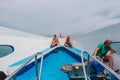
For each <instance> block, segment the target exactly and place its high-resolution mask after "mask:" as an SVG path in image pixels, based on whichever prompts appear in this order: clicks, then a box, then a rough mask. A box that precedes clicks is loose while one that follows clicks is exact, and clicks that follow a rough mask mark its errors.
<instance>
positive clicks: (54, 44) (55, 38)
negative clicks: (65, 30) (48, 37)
mask: <svg viewBox="0 0 120 80" xmlns="http://www.w3.org/2000/svg"><path fill="white" fill-rule="evenodd" d="M57 45H59V40H58V38H57V36H56V34H54V38H53V39H52V43H51V46H50V47H55V46H57Z"/></svg>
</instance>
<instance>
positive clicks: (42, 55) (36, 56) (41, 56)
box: [5, 46, 120, 80]
mask: <svg viewBox="0 0 120 80" xmlns="http://www.w3.org/2000/svg"><path fill="white" fill-rule="evenodd" d="M57 47H64V46H57ZM57 47H54V48H52V49H50V50H49V51H47V52H45V53H44V54H43V53H41V52H39V53H36V54H35V55H33V56H32V57H31V58H30V59H29V60H28V61H27V62H25V63H24V64H22V65H21V66H20V67H19V68H18V69H17V70H15V71H14V72H13V73H12V74H11V75H10V76H8V77H7V78H6V79H5V80H11V79H12V80H16V74H17V73H18V72H19V71H20V70H21V69H22V68H23V67H25V66H26V65H28V64H29V63H30V62H31V61H32V60H33V59H34V58H35V70H36V78H35V80H40V78H41V74H42V64H43V57H44V55H45V54H47V53H48V52H50V51H52V50H54V49H55V48H57ZM64 48H66V49H68V50H69V51H71V52H73V53H75V54H76V55H78V56H80V57H81V60H82V63H83V71H84V75H85V80H89V78H88V77H87V75H88V74H89V69H88V67H85V65H84V60H83V59H84V57H86V56H84V54H87V55H88V56H87V65H88V64H89V63H90V59H91V58H92V59H93V60H95V61H97V62H98V63H99V64H100V65H102V66H103V67H104V68H105V69H106V70H107V71H108V72H109V74H110V80H112V77H113V76H115V77H116V78H117V79H118V80H120V77H119V75H118V74H117V73H115V72H114V71H113V70H112V69H110V68H109V67H108V66H106V65H105V64H103V63H102V62H100V61H99V60H98V59H96V58H94V57H93V56H92V55H90V54H89V53H88V52H86V51H82V52H80V53H81V55H79V54H80V53H78V52H74V51H72V50H71V49H69V48H67V47H64ZM40 54H41V55H40ZM38 55H40V56H39V58H41V61H40V62H41V64H40V70H38V66H37V62H38ZM86 68H87V69H86ZM38 71H40V72H38Z"/></svg>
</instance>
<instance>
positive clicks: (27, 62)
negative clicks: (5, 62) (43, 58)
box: [5, 52, 42, 80]
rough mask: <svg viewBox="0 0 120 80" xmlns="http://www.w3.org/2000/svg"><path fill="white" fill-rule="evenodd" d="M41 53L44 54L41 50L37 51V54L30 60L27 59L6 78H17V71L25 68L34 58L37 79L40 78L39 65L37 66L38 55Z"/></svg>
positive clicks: (8, 79) (14, 79)
mask: <svg viewBox="0 0 120 80" xmlns="http://www.w3.org/2000/svg"><path fill="white" fill-rule="evenodd" d="M39 54H42V53H40V52H38V53H36V54H35V55H33V56H32V57H31V58H30V59H29V60H28V61H26V62H25V63H24V64H22V65H21V66H20V67H19V68H18V69H17V70H15V71H14V72H13V73H12V74H11V75H9V76H8V77H7V78H6V79H5V80H10V79H13V80H16V75H17V73H18V72H19V71H20V70H21V69H22V68H23V67H25V66H26V65H28V64H29V63H30V62H31V61H32V60H33V59H34V58H35V67H36V68H35V69H36V80H38V79H39V74H38V66H37V60H38V59H37V56H38V55H39Z"/></svg>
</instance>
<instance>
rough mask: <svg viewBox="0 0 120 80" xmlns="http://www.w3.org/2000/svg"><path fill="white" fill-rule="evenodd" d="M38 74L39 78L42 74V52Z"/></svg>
mask: <svg viewBox="0 0 120 80" xmlns="http://www.w3.org/2000/svg"><path fill="white" fill-rule="evenodd" d="M40 62H41V63H40V74H39V80H40V79H41V75H42V64H43V54H41V61H40Z"/></svg>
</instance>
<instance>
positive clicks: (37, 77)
mask: <svg viewBox="0 0 120 80" xmlns="http://www.w3.org/2000/svg"><path fill="white" fill-rule="evenodd" d="M35 70H36V80H38V79H39V75H38V66H37V54H36V55H35Z"/></svg>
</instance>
